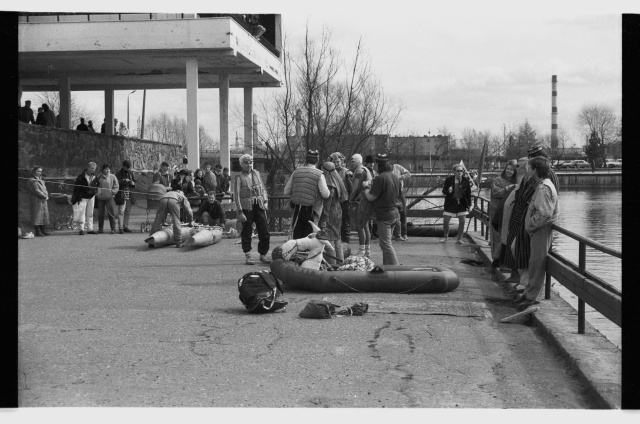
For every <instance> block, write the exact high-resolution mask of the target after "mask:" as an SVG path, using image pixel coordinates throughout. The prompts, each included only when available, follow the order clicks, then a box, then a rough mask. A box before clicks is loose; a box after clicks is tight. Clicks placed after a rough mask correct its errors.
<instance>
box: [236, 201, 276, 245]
mask: <svg viewBox="0 0 640 424" xmlns="http://www.w3.org/2000/svg"><path fill="white" fill-rule="evenodd" d="M242 213H243V214H244V216H245V217H246V218H247V220H246V221H245V222H243V223H242V232H241V233H240V237H241V240H242V251H243V252H244V253H247V252H251V233H252V227H253V225H252V224H253V223H254V222H255V224H256V230H257V231H258V253H259V254H261V255H266V254H267V252H268V251H269V240H270V239H271V234H269V228H268V226H267V214H266V212H265V211H264V210H262V209H260V206H258V205H257V204H255V203H254V204H253V207H252V208H251V210H247V209H242Z"/></svg>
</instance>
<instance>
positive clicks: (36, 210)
mask: <svg viewBox="0 0 640 424" xmlns="http://www.w3.org/2000/svg"><path fill="white" fill-rule="evenodd" d="M27 187H28V188H29V209H30V211H31V224H32V225H33V226H34V228H35V233H36V236H37V237H43V236H48V235H49V234H48V233H47V232H46V231H45V229H44V226H45V225H48V224H49V206H48V205H47V200H48V199H49V193H48V192H47V188H46V187H45V185H44V181H43V180H42V167H40V166H34V167H33V168H32V169H31V178H29V180H28V181H27Z"/></svg>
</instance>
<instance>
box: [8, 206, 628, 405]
mask: <svg viewBox="0 0 640 424" xmlns="http://www.w3.org/2000/svg"><path fill="white" fill-rule="evenodd" d="M136 219H137V221H136V220H133V218H132V220H133V222H132V225H131V228H136V227H138V228H139V222H142V221H143V218H140V215H139V214H138V216H136ZM136 223H137V226H136V225H135V224H136ZM76 234H77V233H76V232H72V231H70V230H62V231H57V232H54V235H53V236H50V237H45V238H37V239H32V240H18V249H19V290H20V298H19V354H20V360H19V363H20V367H19V369H20V387H19V388H20V405H21V406H214V407H223V406H224V407H228V406H242V407H247V406H251V407H259V406H261V407H423V408H427V407H430V408H593V407H602V406H603V405H602V404H601V403H598V399H597V396H598V395H597V394H594V393H593V387H591V386H590V385H589V382H588V381H586V380H584V379H580V378H578V377H579V376H578V374H577V371H576V369H575V368H572V366H573V365H574V364H575V363H576V361H573V362H572V361H571V360H567V359H566V358H565V357H563V353H564V352H563V351H562V350H561V349H558V348H557V347H556V346H554V345H552V344H550V343H548V342H547V340H546V339H544V338H542V337H540V335H539V332H538V331H537V330H536V327H534V326H530V325H528V324H527V322H526V320H521V321H518V322H517V323H514V324H500V323H498V320H499V318H501V317H504V316H506V315H509V314H511V313H513V312H514V311H515V310H514V309H513V308H512V307H510V306H508V305H507V304H506V303H505V302H503V301H500V300H497V299H506V295H505V293H504V290H503V288H502V287H501V286H500V285H499V284H498V283H495V282H492V281H491V279H490V277H489V274H488V273H487V272H486V269H485V268H484V267H483V266H479V267H475V266H470V265H465V264H463V263H461V262H460V261H461V260H462V259H475V260H478V261H482V260H483V253H482V248H481V247H480V246H476V245H473V244H465V245H456V244H454V243H452V242H449V243H447V244H446V245H443V244H440V243H438V241H437V239H435V238H421V239H419V238H412V239H410V240H409V241H408V242H406V243H396V244H395V247H396V250H397V253H398V256H399V257H400V258H401V262H403V263H404V264H416V265H425V264H429V265H441V266H445V267H448V268H450V269H452V270H453V271H454V272H456V273H457V274H458V275H459V277H460V279H461V284H460V286H459V287H458V289H457V290H455V291H454V292H451V293H444V294H414V295H398V294H385V293H361V294H358V293H339V294H338V293H336V294H324V295H321V294H316V293H307V292H302V291H296V290H293V289H289V288H287V287H286V286H285V298H286V300H287V301H288V302H289V305H288V306H287V310H286V312H278V313H274V314H269V315H250V314H248V313H246V311H245V310H244V308H243V306H242V304H241V303H240V301H239V299H238V291H237V285H236V282H237V279H238V278H239V277H241V276H242V275H243V274H244V273H246V272H248V271H250V270H257V269H263V268H266V266H264V265H255V266H246V265H244V256H243V253H242V251H241V248H240V245H238V244H235V241H236V240H228V239H227V240H223V241H222V242H221V243H219V244H216V245H213V246H209V247H205V248H200V249H197V248H181V249H176V248H174V247H165V248H157V249H149V248H147V247H146V245H145V244H144V243H143V239H144V237H145V235H144V234H141V233H132V234H124V235H119V234H116V235H110V234H104V235H96V236H89V235H85V236H78V235H76ZM284 241H285V237H283V236H278V237H272V240H271V248H273V247H275V246H277V245H279V244H281V243H283V242H284ZM253 245H254V254H255V255H256V259H257V252H255V248H256V245H257V240H254V243H253ZM352 247H354V245H352ZM372 259H373V260H374V261H375V262H381V261H382V254H381V252H380V249H379V248H378V246H377V244H375V243H374V244H373V246H372ZM485 265H487V264H486V263H485ZM322 298H326V299H328V300H331V301H333V302H335V303H338V304H342V305H350V304H352V303H354V302H356V301H363V302H368V303H369V304H370V312H369V313H367V314H366V315H365V316H363V317H341V318H334V319H331V320H305V319H301V318H299V317H298V316H297V314H298V312H299V311H300V310H302V308H303V307H304V305H305V304H306V303H307V302H308V301H309V300H311V299H322ZM543 305H544V304H543ZM547 309H549V311H548V312H547ZM552 313H554V312H553V311H552V310H551V308H546V305H544V306H543V308H542V309H541V311H540V312H539V313H538V316H540V317H541V316H543V315H545V314H552ZM575 328H577V327H575ZM563 331H564V330H563ZM573 331H576V330H575V329H574V330H573ZM588 331H589V330H588ZM554 332H555V334H560V333H562V331H555V330H554ZM596 337H597V335H591V334H590V335H589V337H588V338H589V340H592V339H594V338H596ZM576 343H581V342H576ZM580 346H583V347H584V346H591V345H582V344H580ZM570 355H571V354H569V357H571V356H570ZM579 369H582V368H579ZM610 371H611V375H612V376H613V375H615V374H616V370H615V369H612V370H610ZM578 372H579V371H578ZM618 381H619V373H618Z"/></svg>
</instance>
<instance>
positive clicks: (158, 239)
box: [144, 227, 196, 247]
mask: <svg viewBox="0 0 640 424" xmlns="http://www.w3.org/2000/svg"><path fill="white" fill-rule="evenodd" d="M180 232H181V235H182V242H183V243H185V242H187V241H189V239H191V236H192V235H193V234H194V233H195V232H196V229H195V228H192V227H182V228H181V229H180ZM144 242H145V243H147V245H148V246H149V247H161V246H169V245H171V244H174V243H173V227H162V228H161V229H160V230H158V231H156V232H155V233H153V234H151V237H147V238H146V239H144Z"/></svg>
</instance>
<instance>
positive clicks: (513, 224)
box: [505, 143, 560, 294]
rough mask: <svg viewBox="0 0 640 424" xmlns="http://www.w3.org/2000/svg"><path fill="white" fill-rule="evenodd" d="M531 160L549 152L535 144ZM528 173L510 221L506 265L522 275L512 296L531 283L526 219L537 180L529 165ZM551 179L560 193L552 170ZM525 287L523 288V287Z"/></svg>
mask: <svg viewBox="0 0 640 424" xmlns="http://www.w3.org/2000/svg"><path fill="white" fill-rule="evenodd" d="M527 153H528V156H529V159H531V158H534V157H539V156H542V157H544V158H548V155H547V152H546V151H545V150H544V148H543V147H542V145H540V144H539V143H536V144H534V145H533V146H532V147H531V148H530V149H529V151H528V152H527ZM526 167H527V173H526V175H525V176H524V178H523V179H522V182H521V183H520V186H519V187H518V189H517V190H516V192H515V199H514V201H513V209H512V212H511V218H510V221H509V233H508V235H507V244H506V246H507V249H506V252H505V265H506V266H507V267H510V268H512V269H516V270H518V273H519V274H520V280H519V284H516V286H515V287H514V288H513V290H512V291H511V292H509V293H510V294H518V293H522V292H523V291H524V287H526V286H527V284H528V282H529V278H528V273H527V268H528V267H529V256H530V252H531V247H530V237H529V234H528V233H527V232H526V230H525V226H524V221H525V220H524V218H525V214H526V212H527V208H528V206H529V203H530V202H531V199H532V197H533V194H534V193H535V191H536V186H537V183H538V182H537V180H536V179H535V178H534V177H533V173H534V171H533V170H531V167H530V166H529V164H528V163H527V165H526ZM549 177H550V178H549V179H550V180H551V182H552V183H553V185H554V187H555V189H556V191H559V187H560V186H559V183H558V177H557V176H556V174H555V172H553V171H552V170H550V172H549ZM521 286H523V287H521Z"/></svg>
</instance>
